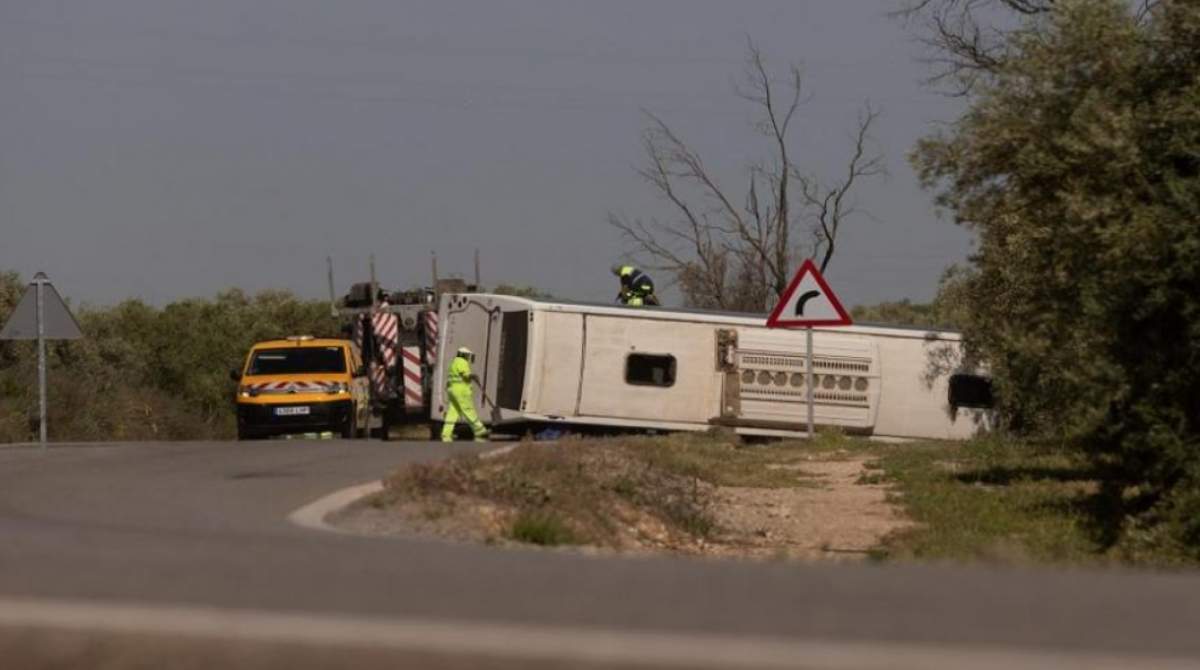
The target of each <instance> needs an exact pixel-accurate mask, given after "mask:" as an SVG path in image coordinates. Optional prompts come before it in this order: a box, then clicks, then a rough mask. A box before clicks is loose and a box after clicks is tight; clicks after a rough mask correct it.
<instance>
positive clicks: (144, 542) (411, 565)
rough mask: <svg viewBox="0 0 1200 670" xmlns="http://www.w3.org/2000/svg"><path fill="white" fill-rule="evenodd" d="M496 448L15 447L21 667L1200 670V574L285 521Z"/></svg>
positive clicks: (14, 609) (8, 644) (11, 552)
mask: <svg viewBox="0 0 1200 670" xmlns="http://www.w3.org/2000/svg"><path fill="white" fill-rule="evenodd" d="M483 446H485V447H486V446H487V445H483ZM477 449H478V447H476V446H475V445H471V444H458V445H455V447H454V448H453V449H449V448H446V447H444V446H442V445H440V444H434V443H413V442H406V443H397V442H393V443H386V444H385V443H380V442H345V441H316V442H299V441H288V442H258V443H243V444H237V443H202V442H192V443H158V444H152V443H141V444H106V445H61V446H56V447H52V448H51V449H49V450H48V451H47V452H41V451H39V450H37V449H36V448H25V447H11V448H4V449H0V666H3V667H14V668H15V667H31V668H42V667H44V668H51V667H54V668H59V667H89V668H126V667H146V668H151V667H168V666H169V667H184V668H186V667H196V668H202V667H225V668H243V667H244V668H276V667H278V668H305V667H350V666H351V665H352V664H353V666H354V667H356V668H373V667H380V668H384V667H420V668H467V667H495V668H510V667H511V668H541V667H587V668H609V667H614V668H615V667H622V668H634V667H647V668H661V667H753V668H759V667H780V668H782V667H812V668H884V667H912V668H938V667H947V668H948V667H977V668H988V667H1008V668H1011V667H1013V666H1022V667H1088V668H1098V667H1113V668H1117V667H1135V666H1136V667H1163V668H1166V667H1200V634H1198V633H1197V631H1200V575H1195V574H1146V573H1136V574H1135V573H1124V572H1115V571H1114V572H1079V571H1056V570H1012V569H998V568H997V569H990V568H986V567H979V568H962V567H952V566H875V565H850V566H845V565H841V566H839V565H796V564H781V563H768V564H761V563H750V562H718V561H709V560H690V559H674V558H635V559H620V558H614V557H590V556H582V555H578V554H575V553H570V552H555V551H535V550H528V551H525V550H497V549H492V548H488V547H482V546H473V545H459V544H452V543H447V542H441V541H433V540H419V539H376V538H363V537H353V536H347V535H341V534H335V533H328V532H321V531H314V530H309V529H306V528H300V527H297V526H295V525H292V524H291V523H289V522H288V520H287V517H288V514H289V513H291V512H292V511H293V510H295V509H296V508H299V507H301V506H303V505H305V504H307V503H309V502H311V501H313V500H315V499H318V498H320V497H322V496H324V495H326V494H328V493H331V492H333V491H335V490H337V489H341V488H343V487H346V486H350V485H354V484H359V483H362V482H365V481H369V480H372V479H377V478H379V477H380V476H381V475H383V474H384V473H386V472H388V471H389V470H390V469H392V468H394V467H396V466H398V465H400V464H402V463H406V462H412V461H419V460H432V459H436V458H442V457H444V456H446V455H447V454H449V453H453V452H461V451H472V450H477Z"/></svg>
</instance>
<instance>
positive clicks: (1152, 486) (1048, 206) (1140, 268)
mask: <svg viewBox="0 0 1200 670" xmlns="http://www.w3.org/2000/svg"><path fill="white" fill-rule="evenodd" d="M1029 21H1030V24H1029V25H1028V26H1027V29H1026V30H1021V31H1017V32H1015V33H1013V34H1012V35H1013V36H1012V37H1011V38H1010V43H1009V44H1008V45H1007V46H1008V47H1009V48H1010V51H1009V52H1008V54H1009V56H1010V57H1009V58H1008V59H1006V60H1005V61H1004V62H1003V63H1002V64H1001V65H1000V66H998V69H997V72H996V73H995V76H994V78H993V79H990V80H989V81H987V82H984V83H981V85H980V87H979V88H978V89H977V90H976V92H975V93H973V98H972V104H971V106H970V108H969V109H968V111H967V112H966V113H965V114H964V116H963V117H962V118H960V119H959V120H958V121H957V122H956V123H955V124H954V125H953V126H951V127H950V129H949V131H947V132H945V133H943V134H940V135H937V136H934V137H931V138H928V139H926V140H924V141H923V142H922V143H921V144H920V145H919V146H918V148H917V150H916V151H915V153H914V161H915V163H916V164H917V166H918V168H919V169H920V171H921V173H922V177H923V180H924V181H925V183H926V184H927V185H928V186H930V187H933V188H937V189H938V190H939V192H938V203H939V204H940V205H942V206H944V207H946V208H947V209H949V210H951V211H952V212H953V214H954V217H955V220H956V221H958V222H960V223H962V224H964V225H967V226H970V227H971V228H972V229H973V230H975V231H976V232H977V233H978V240H979V241H978V250H977V253H976V255H975V256H974V257H973V259H972V260H973V262H972V269H971V272H970V274H969V275H968V277H967V279H966V283H965V289H964V290H965V293H966V295H967V296H968V300H967V302H968V304H969V305H970V309H969V310H968V313H967V317H966V320H965V323H964V324H963V327H964V335H965V341H966V343H967V345H968V347H969V348H970V349H971V351H972V352H973V354H975V355H976V356H977V358H979V359H981V360H984V361H986V362H987V363H988V364H989V366H990V368H991V371H992V372H993V374H994V380H995V383H996V389H997V397H998V398H999V400H1000V402H1001V408H1000V409H1001V412H1002V413H1003V416H1004V417H1005V419H1006V423H1007V426H1008V427H1009V428H1011V429H1013V430H1015V431H1017V432H1019V433H1021V434H1024V435H1027V436H1032V437H1034V438H1038V439H1045V440H1053V441H1061V442H1066V443H1070V444H1077V445H1082V446H1083V447H1084V448H1085V449H1086V451H1087V452H1088V453H1089V454H1090V455H1091V456H1092V458H1093V459H1094V462H1095V464H1096V467H1097V468H1098V472H1099V473H1100V474H1101V476H1102V479H1103V482H1104V489H1105V493H1106V495H1107V496H1108V498H1109V500H1110V503H1109V504H1108V505H1105V506H1101V508H1102V509H1103V510H1104V514H1105V515H1107V516H1106V519H1105V522H1106V523H1108V524H1111V525H1112V527H1113V530H1114V532H1113V534H1112V538H1111V539H1112V541H1113V542H1117V543H1119V542H1122V541H1134V540H1135V539H1136V541H1137V542H1142V543H1145V542H1158V543H1174V544H1177V545H1179V546H1183V547H1190V549H1189V551H1190V552H1191V553H1192V555H1193V556H1196V557H1200V488H1198V487H1200V356H1198V355H1197V352H1198V351H1200V226H1197V223H1196V222H1197V221H1198V220H1200V158H1198V157H1200V111H1198V110H1200V81H1198V80H1197V78H1196V74H1195V73H1196V71H1197V68H1198V67H1200V5H1197V4H1196V3H1187V2H1163V3H1154V5H1153V10H1152V12H1151V13H1150V14H1149V15H1148V17H1137V16H1135V15H1134V13H1133V10H1132V6H1131V5H1130V4H1129V3H1127V2H1122V1H1120V0H1073V1H1070V2H1063V3H1061V4H1059V3H1056V4H1055V6H1054V10H1053V11H1050V12H1047V13H1044V14H1042V15H1039V16H1036V17H1033V18H1031V19H1029Z"/></svg>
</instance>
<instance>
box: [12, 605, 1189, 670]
mask: <svg viewBox="0 0 1200 670" xmlns="http://www.w3.org/2000/svg"><path fill="white" fill-rule="evenodd" d="M0 626H14V627H20V628H22V629H29V628H33V629H35V630H38V629H49V630H52V631H59V632H71V631H73V632H80V633H100V634H142V635H145V634H149V635H166V636H182V637H186V638H207V639H214V640H218V639H219V640H224V641H246V642H260V643H279V644H299V643H307V644H318V645H335V646H343V647H347V646H348V647H357V648H368V649H374V650H384V651H394V652H398V653H401V652H416V653H431V654H444V655H448V656H451V657H467V658H470V657H475V656H482V657H488V658H493V659H497V660H508V661H548V662H570V663H594V664H597V665H604V664H607V665H621V664H635V665H637V666H638V667H688V668H753V669H759V668H763V669H766V668H791V669H796V668H812V669H816V668H821V669H823V670H883V669H884V668H887V669H891V670H906V669H912V670H918V669H919V670H942V669H947V670H949V669H954V670H959V669H961V668H972V669H974V670H993V669H994V670H1012V669H1013V668H1023V669H1027V670H1040V669H1042V668H1046V669H1049V668H1054V669H1056V670H1057V669H1062V668H1079V669H1080V670H1083V669H1085V668H1086V669H1087V670H1117V669H1118V668H1121V669H1125V668H1140V669H1143V670H1175V669H1176V668H1196V667H1197V665H1196V661H1195V660H1194V659H1183V658H1169V657H1161V656H1159V657H1152V656H1135V655H1128V654H1104V653H1098V652H1089V651H1067V650H1036V649H1005V648H998V647H971V646H962V645H950V644H910V643H885V642H854V641H833V640H787V639H781V638H770V637H735V636H728V635H709V634H701V633H655V632H640V631H622V630H612V629H600V628H577V627H559V626H537V625H520V624H500V623H482V622H470V621H439V620H428V619H408V618H398V619H382V618H369V617H355V616H342V615H322V614H291V613H279V612H264V611H247V610H223V609H217V608H207V607H182V606H149V605H136V604H101V603H95V602H82V601H78V602H77V601H67V600H43V599H21V598H3V599H0Z"/></svg>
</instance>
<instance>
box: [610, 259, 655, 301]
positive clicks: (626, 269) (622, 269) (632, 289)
mask: <svg viewBox="0 0 1200 670" xmlns="http://www.w3.org/2000/svg"><path fill="white" fill-rule="evenodd" d="M612 273H613V274H615V275H616V276H617V277H618V278H620V280H621V292H620V293H618V294H617V302H619V303H621V304H622V305H629V306H631V307H641V306H642V305H657V304H659V303H658V298H657V297H655V295H654V281H653V280H652V279H650V275H648V274H646V273H645V272H642V271H641V270H639V269H637V268H635V267H634V266H632V265H620V264H617V265H614V266H612Z"/></svg>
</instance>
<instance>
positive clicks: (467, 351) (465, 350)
mask: <svg viewBox="0 0 1200 670" xmlns="http://www.w3.org/2000/svg"><path fill="white" fill-rule="evenodd" d="M458 355H459V356H474V355H475V352H474V351H471V350H470V349H468V348H466V347H459V348H458Z"/></svg>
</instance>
